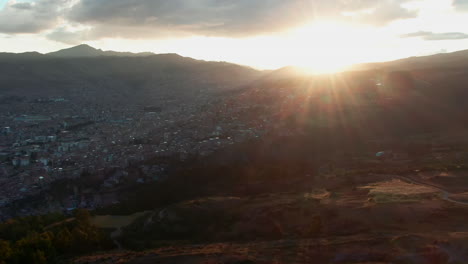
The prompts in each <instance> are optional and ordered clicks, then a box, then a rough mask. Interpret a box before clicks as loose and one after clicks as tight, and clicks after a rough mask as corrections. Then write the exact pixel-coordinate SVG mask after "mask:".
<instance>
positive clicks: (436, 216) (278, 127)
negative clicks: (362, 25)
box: [0, 54, 468, 264]
mask: <svg viewBox="0 0 468 264" xmlns="http://www.w3.org/2000/svg"><path fill="white" fill-rule="evenodd" d="M455 57H456V56H455ZM424 59H425V60H428V61H429V62H431V61H434V63H429V62H427V63H424V67H422V68H419V67H416V68H414V69H411V70H409V68H405V67H403V66H402V67H401V68H382V69H372V70H367V71H353V72H344V73H338V74H330V75H320V76H304V75H300V74H297V71H296V70H295V69H294V68H284V69H280V70H279V71H273V72H268V73H266V74H265V73H262V72H258V71H255V70H252V69H250V68H246V67H242V66H238V65H233V64H228V63H220V62H205V61H197V60H193V59H190V58H184V57H181V56H178V55H175V54H163V55H152V56H148V57H117V56H109V57H103V56H99V57H87V58H52V57H51V56H48V55H40V54H22V55H21V54H18V55H11V54H6V55H4V56H3V57H2V56H0V60H1V61H2V62H3V63H2V64H0V70H3V71H4V72H2V73H0V76H1V79H0V81H1V82H2V84H3V85H1V86H0V87H2V88H1V89H2V90H1V92H2V95H3V96H6V95H8V96H10V97H9V98H6V99H5V100H3V101H2V104H0V106H1V107H3V110H2V113H7V112H9V111H12V110H11V109H15V112H14V113H15V114H16V113H19V112H21V113H27V114H32V113H34V114H42V115H51V116H53V119H52V120H49V123H47V124H50V126H49V127H46V126H45V127H46V129H47V131H58V132H57V134H56V135H57V141H58V142H57V143H51V142H45V143H44V142H42V143H40V144H36V143H25V147H23V146H19V147H17V148H15V149H13V151H12V153H16V152H17V151H18V152H21V151H24V150H25V149H26V150H27V147H29V146H31V147H34V150H36V149H38V148H41V147H43V148H45V147H46V146H47V145H50V146H52V147H50V148H48V149H47V151H49V152H51V153H56V152H55V151H56V149H57V148H60V149H62V148H64V145H67V144H69V142H70V140H69V139H70V138H72V139H76V138H77V141H78V143H77V144H80V143H81V142H82V141H81V139H82V138H86V141H87V142H89V147H86V146H85V147H83V149H79V148H77V149H76V150H73V149H72V150H70V151H68V152H67V151H60V152H59V153H57V156H58V158H57V159H56V160H54V162H55V164H53V165H52V167H59V166H60V168H66V169H67V172H65V173H63V172H62V171H61V170H59V171H60V172H59V173H57V174H53V173H51V174H50V178H51V179H52V177H56V178H54V180H55V181H52V180H50V182H48V183H47V185H46V187H45V188H43V189H41V190H43V191H37V192H35V193H32V194H31V195H29V196H25V197H23V199H18V200H15V201H14V202H11V203H10V204H8V205H6V206H4V207H1V208H0V209H1V211H0V212H1V213H2V216H4V215H6V216H24V215H30V214H32V215H34V214H37V213H38V212H39V213H41V212H57V211H62V212H65V213H64V214H63V215H62V214H60V216H59V217H58V216H55V217H53V218H52V219H49V218H50V217H46V218H45V219H42V218H36V217H30V218H19V219H20V220H12V221H7V222H5V224H4V225H0V227H2V228H0V232H3V233H2V234H7V235H8V240H9V241H8V242H5V243H3V244H0V246H2V245H3V248H4V250H5V251H6V249H9V248H11V247H14V246H18V247H21V249H22V250H18V251H15V252H13V253H10V254H11V255H12V256H13V257H11V256H10V260H11V259H14V258H17V259H20V260H22V259H25V258H26V257H27V256H28V255H27V254H28V252H29V251H28V249H29V247H28V245H30V244H31V245H34V246H36V245H37V247H36V248H40V250H42V251H43V252H46V253H47V257H48V258H50V259H53V260H54V261H56V262H58V261H60V260H61V259H60V258H57V257H56V256H57V254H59V255H60V254H64V253H63V252H65V253H68V252H70V253H68V254H70V255H67V256H70V257H71V258H73V261H74V262H75V263H96V264H97V263H141V264H146V263H200V264H201V263H230V264H240V263H314V261H315V262H317V263H356V264H357V263H361V264H364V263H397V264H400V263H401V264H403V263H420V264H426V263H431V264H432V263H434V264H446V263H450V264H451V263H464V260H466V259H468V247H467V246H466V241H467V237H468V236H467V232H468V225H467V224H466V219H465V215H466V213H467V208H468V207H467V202H466V193H468V180H467V179H468V178H467V175H468V174H467V172H468V140H467V138H466V133H467V131H468V115H467V113H468V105H467V104H466V103H465V100H464V99H465V98H466V97H467V96H468V90H467V89H466V87H467V86H466V84H467V83H468V82H467V81H468V79H467V77H466V76H467V74H466V73H468V67H466V66H464V65H465V64H464V62H466V61H465V60H460V63H458V64H454V67H451V68H445V69H440V68H438V67H439V65H440V63H441V62H439V61H442V60H439V59H438V56H435V57H428V58H424ZM410 60H411V59H410ZM447 60H448V59H447ZM399 63H400V62H399ZM390 64H391V63H390ZM24 76H27V78H25V77H24ZM8 87H10V89H8ZM13 88H14V89H13ZM52 96H63V97H64V99H66V100H68V101H62V100H58V101H54V100H52V101H50V100H44V99H43V98H46V99H48V98H49V97H52ZM38 99H41V100H38ZM52 99H55V98H52ZM144 106H150V107H144ZM70 109H72V110H70ZM12 112H13V111H12ZM62 115H63V116H66V117H65V118H62ZM73 115H77V116H79V117H78V118H75V119H78V120H81V119H84V121H86V122H85V123H77V125H76V126H68V127H66V128H63V125H61V124H60V123H62V122H63V121H65V122H72V121H73V118H69V116H73ZM11 116H13V117H15V115H13V114H8V115H7V114H4V117H3V118H4V120H6V121H4V122H5V126H6V124H8V123H7V122H9V123H13V124H15V125H16V124H17V123H19V125H18V126H20V125H22V126H24V127H25V128H27V129H30V130H32V131H34V129H42V128H41V126H40V123H20V121H14V120H15V119H14V118H12V117H11ZM80 118H81V119H80ZM20 120H21V119H20ZM88 121H92V122H88ZM14 122H16V123H14ZM56 123H59V124H58V125H57V124H56ZM14 128H15V127H14V126H13V129H14ZM46 129H44V130H46ZM40 133H42V130H40ZM48 133H49V132H48ZM31 134H33V133H32V132H31ZM9 136H10V135H7V136H5V137H4V138H6V139H8V137H9ZM21 142H23V141H21ZM59 144H60V145H59ZM36 146H37V147H36ZM7 150H8V149H7ZM73 151H75V152H73ZM48 154H50V153H48ZM84 156H89V157H91V158H88V159H84V158H81V157H84ZM129 157H131V158H129ZM80 162H82V163H80ZM33 166H34V167H33V169H32V170H31V174H34V172H35V171H39V169H37V170H36V168H37V167H38V166H40V164H38V162H35V161H33ZM82 167H85V168H86V170H82V169H81V168H82ZM39 168H40V167H39ZM19 170H20V171H19V172H18V177H16V178H22V179H26V180H27V179H28V178H27V177H28V175H27V174H26V173H24V170H25V169H23V167H19ZM42 171H45V170H42ZM42 171H41V173H42ZM73 172H79V173H77V174H76V175H74V174H73ZM64 175H66V176H64ZM9 179H13V177H10V178H4V179H3V180H4V182H3V184H4V186H8V188H5V190H11V192H10V193H6V192H5V193H6V194H5V195H10V196H12V195H13V194H15V193H22V191H21V188H24V186H25V185H26V180H24V181H23V182H21V184H18V185H14V183H16V181H15V182H13V183H10V182H8V181H7V180H9ZM33 184H35V183H34V182H33ZM11 186H13V187H16V186H18V189H19V190H20V191H16V192H14V191H15V190H16V189H14V188H13V187H11ZM36 186H37V185H36ZM36 189H40V188H39V187H38V188H36ZM74 206H77V207H78V208H86V209H89V210H90V211H91V213H92V216H89V217H87V218H85V220H86V221H83V219H81V220H80V219H79V217H78V215H76V213H70V211H72V210H73V209H74ZM69 208H70V210H69ZM76 212H78V213H80V214H81V213H83V211H81V210H76ZM88 218H89V219H88ZM17 219H18V218H17ZM83 223H85V225H84V224H83ZM23 226H24V228H23V229H20V230H21V232H20V233H19V234H20V235H15V232H9V230H10V229H12V230H16V229H19V228H20V227H23ZM84 227H85V228H84ZM97 228H99V231H97ZM67 230H68V231H67ZM73 230H75V231H74V232H71V231H73ZM81 230H84V231H86V232H85V234H88V233H89V234H91V235H92V236H91V235H89V236H84V235H82V233H81V232H79V231H81ZM67 232H71V233H72V234H68V233H67ZM37 234H41V236H39V235H37ZM49 238H50V240H51V241H52V242H51V243H47V241H48V240H47V239H49ZM24 241H29V242H28V243H30V244H27V243H25V242H24ZM64 241H65V242H67V243H63V242H64ZM89 241H90V242H92V243H93V244H89V245H93V246H83V248H79V249H80V251H79V252H78V253H79V254H78V253H76V252H75V250H74V248H75V247H76V246H75V245H80V243H81V244H82V245H87V243H88V242H89ZM35 243H37V244H35ZM61 243H63V245H62V244H61ZM92 247H94V248H92ZM111 249H112V250H111ZM98 250H103V252H98ZM106 250H109V251H106ZM22 253H25V254H22ZM34 254H36V253H34ZM34 254H33V255H34ZM44 254H45V253H44ZM23 255H24V256H23ZM36 255H40V254H39V253H37V254H36ZM36 255H34V256H36ZM83 255H85V256H83ZM8 256H9V255H5V256H4V258H5V259H7V260H8ZM0 257H2V255H0ZM0 260H1V259H0Z"/></svg>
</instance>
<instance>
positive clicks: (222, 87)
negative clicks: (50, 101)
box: [0, 45, 263, 103]
mask: <svg viewBox="0 0 468 264" xmlns="http://www.w3.org/2000/svg"><path fill="white" fill-rule="evenodd" d="M112 54H116V55H114V56H113V55H112ZM126 54H130V55H126ZM262 75H263V73H262V72H261V71H257V70H254V69H252V68H249V67H245V66H240V65H236V64H232V63H226V62H209V61H202V60H195V59H192V58H187V57H182V56H179V55H177V54H158V55H155V54H152V55H150V56H144V55H142V54H141V53H140V54H133V53H118V52H108V51H102V50H98V49H94V48H92V47H90V46H87V45H80V46H77V47H74V48H71V49H67V50H62V51H58V52H55V53H52V54H48V55H43V54H39V53H21V54H14V53H0V96H2V95H21V96H31V97H37V96H45V97H48V96H64V95H69V96H74V95H76V97H81V94H83V93H85V92H87V93H90V94H93V96H90V98H94V99H96V100H97V99H99V98H100V99H99V100H108V101H112V100H113V99H112V98H113V97H112V96H117V97H119V98H121V99H122V101H124V100H125V101H129V100H134V101H135V102H137V103H142V102H143V101H145V102H146V101H151V100H159V99H160V98H163V97H161V96H160V95H161V94H171V95H172V96H173V97H174V98H182V97H185V98H193V96H195V95H199V94H204V93H218V92H223V91H230V90H233V89H234V90H235V89H236V88H239V87H241V86H244V85H246V84H248V83H250V82H252V81H254V80H257V79H259V78H260V77H261V76H262Z"/></svg>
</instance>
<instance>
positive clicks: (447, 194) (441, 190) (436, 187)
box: [392, 175, 468, 206]
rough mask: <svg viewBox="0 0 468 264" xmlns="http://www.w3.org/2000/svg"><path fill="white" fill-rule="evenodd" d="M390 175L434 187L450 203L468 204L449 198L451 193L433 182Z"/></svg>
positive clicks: (467, 203) (467, 204)
mask: <svg viewBox="0 0 468 264" xmlns="http://www.w3.org/2000/svg"><path fill="white" fill-rule="evenodd" d="M392 176H393V177H396V178H399V179H400V180H403V181H406V182H409V183H412V184H416V185H423V186H426V187H429V188H433V189H436V190H438V191H440V192H441V194H442V196H441V197H442V200H445V201H448V202H451V203H454V204H459V205H464V206H468V202H461V201H457V200H454V199H452V198H450V196H451V195H452V194H451V193H449V192H448V191H446V190H444V189H442V188H440V187H439V186H436V185H434V184H430V183H425V182H420V181H417V180H413V179H411V178H408V177H405V176H398V175H392Z"/></svg>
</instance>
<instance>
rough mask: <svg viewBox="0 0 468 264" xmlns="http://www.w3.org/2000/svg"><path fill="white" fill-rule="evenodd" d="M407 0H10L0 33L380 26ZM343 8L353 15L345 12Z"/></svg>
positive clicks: (403, 12) (85, 35)
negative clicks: (328, 22) (323, 22)
mask: <svg viewBox="0 0 468 264" xmlns="http://www.w3.org/2000/svg"><path fill="white" fill-rule="evenodd" d="M408 1H410V0H36V1H35V2H14V1H13V0H11V1H10V2H9V3H8V4H7V5H6V6H5V8H4V9H3V10H1V11H0V32H1V33H8V34H15V33H36V32H40V31H42V30H46V29H48V30H53V32H52V33H50V34H49V35H48V38H50V39H53V40H55V41H61V42H65V43H78V42H80V39H81V40H95V39H100V38H105V37H120V38H133V39H135V38H164V37H176V36H184V35H203V36H222V37H246V36H252V35H258V34H269V33H274V32H279V31H283V30H285V29H288V28H291V27H296V26H299V25H302V24H304V23H306V22H309V21H313V20H314V19H319V18H327V19H335V20H336V19H338V20H340V19H341V20H345V21H348V20H352V21H354V22H358V23H366V24H372V25H375V26H382V25H384V24H386V23H389V22H391V21H394V20H397V19H405V18H411V17H414V16H416V15H417V14H416V12H413V11H410V10H407V9H405V8H403V7H402V4H403V3H405V2H408ZM71 3H74V5H73V6H70V5H71ZM363 10H364V11H365V12H361V11H363ZM346 12H347V13H350V12H351V13H353V15H352V16H351V17H349V16H345V15H344V13H346ZM59 21H62V22H63V23H64V24H72V25H74V26H77V25H78V26H79V25H85V26H87V27H86V28H87V29H86V30H85V31H78V32H76V31H67V30H66V29H65V28H63V27H61V26H60V25H59V24H58V23H59Z"/></svg>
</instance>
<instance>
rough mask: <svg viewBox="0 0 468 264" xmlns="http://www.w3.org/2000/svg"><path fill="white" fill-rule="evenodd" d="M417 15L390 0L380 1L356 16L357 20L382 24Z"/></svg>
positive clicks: (413, 11) (415, 12)
mask: <svg viewBox="0 0 468 264" xmlns="http://www.w3.org/2000/svg"><path fill="white" fill-rule="evenodd" d="M417 16H418V12H417V11H415V10H408V9H405V8H403V7H402V6H401V5H400V4H398V3H395V2H392V1H381V2H379V3H377V5H376V7H375V8H374V9H372V10H370V12H363V13H362V15H361V16H358V17H357V21H360V22H362V23H366V24H372V25H377V26H383V25H386V24H388V23H389V22H392V21H394V20H398V19H409V18H415V17H417Z"/></svg>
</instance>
